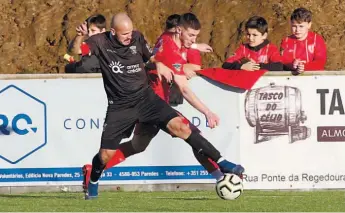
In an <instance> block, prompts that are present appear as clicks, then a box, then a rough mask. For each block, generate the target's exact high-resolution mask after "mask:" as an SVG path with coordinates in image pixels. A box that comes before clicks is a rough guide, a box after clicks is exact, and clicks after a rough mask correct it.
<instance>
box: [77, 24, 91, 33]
mask: <svg viewBox="0 0 345 213" xmlns="http://www.w3.org/2000/svg"><path fill="white" fill-rule="evenodd" d="M75 30H76V31H77V35H78V36H86V35H88V34H89V32H88V30H87V23H86V22H84V23H82V24H81V25H79V26H78V27H76V28H75Z"/></svg>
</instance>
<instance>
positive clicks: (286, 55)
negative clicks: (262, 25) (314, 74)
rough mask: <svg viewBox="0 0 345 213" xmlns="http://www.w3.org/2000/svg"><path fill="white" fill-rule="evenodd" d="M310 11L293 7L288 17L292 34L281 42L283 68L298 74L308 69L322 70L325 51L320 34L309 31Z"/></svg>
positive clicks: (325, 56)
mask: <svg viewBox="0 0 345 213" xmlns="http://www.w3.org/2000/svg"><path fill="white" fill-rule="evenodd" d="M311 20H312V13H311V12H310V11H309V10H307V9H305V8H302V7H301V8H297V9H295V10H294V11H293V12H292V14H291V17H290V21H291V32H292V35H290V36H288V37H286V38H284V39H283V40H282V42H281V46H280V47H281V55H282V60H283V64H284V69H285V70H290V71H292V72H293V74H300V73H302V72H304V71H309V70H324V69H325V64H326V59H327V51H326V44H325V41H324V40H323V38H322V36H321V35H319V34H317V33H314V32H311V31H309V30H310V28H311Z"/></svg>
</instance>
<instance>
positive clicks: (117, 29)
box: [83, 13, 244, 199]
mask: <svg viewBox="0 0 345 213" xmlns="http://www.w3.org/2000/svg"><path fill="white" fill-rule="evenodd" d="M85 42H86V44H87V46H88V47H89V50H85V48H84V52H83V55H95V56H97V58H98V60H99V63H100V66H101V70H102V76H103V83H104V88H105V91H106V95H107V98H108V108H107V113H106V118H105V122H104V125H103V133H102V137H101V147H100V150H99V152H98V153H97V154H96V155H95V156H94V158H93V160H92V171H91V180H90V182H89V186H88V191H87V192H86V194H85V199H94V198H97V196H98V180H99V178H100V176H101V174H102V172H103V170H104V168H105V166H106V164H107V162H108V161H109V160H110V159H111V158H112V157H113V155H114V154H115V151H116V149H117V148H118V146H119V144H120V142H121V140H122V139H123V138H124V137H129V136H130V134H131V133H132V131H133V128H134V126H135V124H136V123H144V124H149V125H155V126H158V127H159V128H161V129H162V130H164V131H165V132H167V133H168V134H170V135H172V136H176V137H179V138H181V139H183V140H184V141H186V142H187V143H188V144H189V145H190V146H192V148H193V149H195V150H197V151H198V152H199V153H202V154H204V155H206V156H208V157H209V158H211V159H212V160H213V161H214V162H217V164H218V166H219V168H220V169H221V170H222V172H224V173H234V174H236V175H239V176H241V175H242V173H243V172H244V168H243V167H242V166H241V165H236V164H234V163H232V162H229V161H227V160H225V159H224V158H223V157H222V156H221V154H220V152H219V151H218V150H217V149H216V148H215V147H214V146H213V145H212V144H211V143H210V142H209V141H207V140H206V139H205V138H204V137H203V136H201V135H200V134H199V132H196V131H192V130H191V129H190V127H189V124H188V123H186V122H185V118H184V117H182V116H179V114H178V113H177V112H176V111H175V110H174V109H173V108H171V107H170V106H169V105H168V104H167V103H166V102H165V101H164V100H162V99H161V98H160V97H159V96H158V95H156V94H155V93H154V92H153V90H152V89H151V87H150V86H149V84H148V79H147V76H146V73H145V70H144V63H146V62H148V61H149V60H150V58H151V56H152V53H151V50H150V47H149V45H148V44H147V42H146V40H145V38H144V36H143V35H142V34H141V33H140V32H138V31H133V24H132V21H131V19H130V18H129V17H128V16H127V15H126V14H125V13H119V14H116V15H115V16H114V17H113V18H112V21H111V30H110V31H109V32H105V33H101V34H98V35H94V36H92V37H91V38H89V39H88V40H86V41H85ZM86 49H87V48H86ZM158 73H159V74H160V75H161V76H163V77H164V78H166V79H167V81H170V80H171V79H172V77H173V76H172V73H171V72H169V71H167V69H162V70H160V71H158Z"/></svg>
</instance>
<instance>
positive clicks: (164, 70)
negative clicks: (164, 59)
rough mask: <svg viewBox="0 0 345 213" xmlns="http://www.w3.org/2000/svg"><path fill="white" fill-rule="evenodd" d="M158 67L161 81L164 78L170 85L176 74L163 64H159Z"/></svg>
mask: <svg viewBox="0 0 345 213" xmlns="http://www.w3.org/2000/svg"><path fill="white" fill-rule="evenodd" d="M156 66H157V74H158V78H159V80H162V76H163V77H164V78H165V79H166V81H167V82H168V83H170V82H171V81H172V80H173V75H174V72H173V71H172V70H171V69H170V68H169V67H167V66H165V65H164V64H163V63H161V62H157V63H156Z"/></svg>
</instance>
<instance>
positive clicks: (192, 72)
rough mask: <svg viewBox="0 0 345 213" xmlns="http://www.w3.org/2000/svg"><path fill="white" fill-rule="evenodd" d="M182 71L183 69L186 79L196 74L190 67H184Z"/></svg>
mask: <svg viewBox="0 0 345 213" xmlns="http://www.w3.org/2000/svg"><path fill="white" fill-rule="evenodd" d="M183 71H184V74H185V76H186V78H187V79H188V80H189V79H191V78H193V77H194V76H196V72H195V71H194V70H192V69H186V68H184V69H183Z"/></svg>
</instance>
